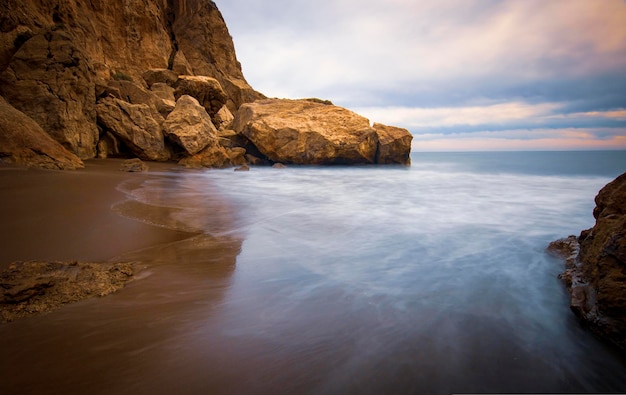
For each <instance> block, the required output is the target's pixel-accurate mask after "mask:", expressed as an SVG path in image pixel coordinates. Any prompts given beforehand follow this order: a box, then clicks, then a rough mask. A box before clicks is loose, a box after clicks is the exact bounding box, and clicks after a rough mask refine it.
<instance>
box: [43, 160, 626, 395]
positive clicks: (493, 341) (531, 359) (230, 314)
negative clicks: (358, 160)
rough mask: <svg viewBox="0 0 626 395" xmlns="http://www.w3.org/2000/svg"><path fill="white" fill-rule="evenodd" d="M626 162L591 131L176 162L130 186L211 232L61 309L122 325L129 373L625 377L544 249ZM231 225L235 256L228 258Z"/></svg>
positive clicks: (219, 388)
mask: <svg viewBox="0 0 626 395" xmlns="http://www.w3.org/2000/svg"><path fill="white" fill-rule="evenodd" d="M625 171H626V152H624V151H593V152H484V153H482V152H481V153H477V152H472V153H420V152H415V153H413V154H412V166H411V167H396V166H381V167H374V166H356V167H296V166H288V167H287V168H285V169H274V168H269V167H253V168H252V169H251V170H250V171H249V172H233V171H232V169H226V170H202V171H183V172H176V173H162V174H160V175H157V176H155V177H154V178H151V179H149V180H147V181H145V182H143V183H142V184H141V185H122V186H121V187H120V188H121V189H123V190H124V191H125V192H126V193H127V194H128V196H129V199H131V200H130V202H131V203H132V202H133V201H135V202H138V203H140V204H144V205H148V206H153V207H160V208H162V209H163V210H165V211H162V212H161V214H160V215H151V216H149V215H145V216H144V217H143V218H141V216H139V219H142V220H144V221H147V222H152V223H156V224H159V225H161V226H168V227H173V228H177V229H184V230H194V231H198V232H200V233H201V234H202V235H204V236H203V237H204V239H203V241H201V242H197V244H196V245H192V246H190V247H189V248H184V249H177V250H176V253H172V252H171V248H170V247H167V248H170V250H167V248H164V247H163V248H162V249H161V250H159V251H160V252H159V253H158V254H153V256H154V257H155V258H154V262H153V263H152V267H153V269H151V270H153V271H154V274H153V275H152V276H149V277H148V278H146V279H144V280H141V281H138V282H135V283H134V285H133V286H132V287H129V289H128V290H125V291H123V292H121V293H119V294H116V295H113V296H110V297H107V298H105V299H102V300H101V301H98V304H95V302H94V304H92V305H89V306H90V308H89V309H86V308H82V310H80V309H81V307H76V309H79V310H75V311H74V313H72V312H71V307H68V308H67V310H62V312H63V311H67V313H62V312H60V313H59V314H58V315H57V316H58V317H61V316H62V314H74V315H76V314H77V312H78V311H81V312H82V313H81V315H80V321H82V322H89V324H79V323H77V324H76V325H89V327H93V328H100V329H98V330H99V331H112V332H111V333H119V335H120V336H115V337H114V338H112V339H110V343H107V344H108V347H109V348H112V349H114V350H126V351H125V353H121V352H120V353H119V354H120V355H119V356H118V353H111V354H110V355H109V356H107V357H106V358H110V359H111V364H112V365H116V366H120V364H121V365H123V366H126V365H124V364H127V365H128V371H126V376H125V375H124V372H122V373H121V374H119V372H118V374H117V376H115V377H111V379H110V380H108V381H106V382H103V383H101V384H102V385H103V386H104V385H106V386H104V387H102V388H113V389H114V390H115V393H124V392H125V391H124V390H126V391H127V392H128V393H131V392H132V391H140V392H141V391H150V392H151V393H160V391H162V392H163V393H167V392H168V391H178V392H179V393H202V392H203V391H204V393H242V394H243V393H246V394H247V393H250V394H254V393H263V394H264V393H268V394H269V393H274V394H278V393H285V394H386V393H389V394H391V393H393V394H452V393H494V392H502V393H507V392H508V393H524V392H534V393H556V392H559V393H601V392H602V393H607V392H609V393H610V392H626V360H625V359H624V357H623V354H622V355H620V354H619V353H617V352H616V351H615V350H614V349H613V348H612V347H610V346H608V345H607V344H605V343H604V342H602V341H601V340H599V339H597V338H596V337H595V336H594V335H592V334H591V333H590V332H589V331H587V330H586V329H585V328H584V327H582V326H581V325H580V324H579V323H578V321H577V320H576V318H575V317H574V315H573V313H572V312H571V311H570V310H569V307H568V301H569V299H568V294H567V292H566V290H565V288H564V286H563V284H562V283H561V282H560V281H559V280H558V278H557V276H558V274H559V273H561V272H562V271H563V269H564V267H563V262H561V261H560V260H558V259H556V258H553V257H551V256H549V255H548V254H546V252H545V248H546V247H547V245H548V244H549V243H550V242H551V241H553V240H555V239H558V238H561V237H565V236H568V235H571V234H576V235H577V234H579V233H580V231H581V230H583V229H587V228H590V227H591V226H593V224H594V218H593V216H592V211H593V208H594V197H595V195H596V194H597V193H598V191H599V190H600V189H601V188H602V187H603V186H604V185H605V184H607V183H608V182H610V181H611V180H612V179H614V178H615V177H616V176H618V175H619V174H621V173H623V172H625ZM117 210H118V211H120V212H122V214H124V215H131V214H130V213H131V212H134V213H135V214H132V215H134V216H136V217H137V216H138V215H137V210H134V211H133V210H125V209H124V207H118V208H117ZM220 240H222V241H223V240H231V241H232V240H236V242H235V248H234V250H232V249H231V250H232V251H234V253H233V254H232V258H233V259H232V265H231V266H229V268H227V269H223V270H222V269H220V270H218V269H211V270H213V271H214V272H215V273H212V272H211V271H208V270H207V269H206V268H207V267H213V268H215V267H216V266H211V265H216V264H215V263H211V262H209V261H211V259H212V258H215V257H219V254H220V252H219V251H220V250H219V248H218V249H216V248H217V247H215V248H214V247H210V248H212V249H210V248H209V247H207V245H209V244H210V242H211V241H215V242H216V243H218V242H219V241H220ZM207 243H208V244H207ZM172 248H174V247H172ZM231 250H229V251H231ZM168 251H169V252H168ZM144 255H145V252H144ZM131 257H132V256H131ZM159 265H160V266H159ZM183 272H184V275H183V274H181V273H183ZM159 273H168V274H167V275H161V277H159ZM216 273H217V274H216ZM164 284H167V285H164ZM149 287H153V288H154V290H148V288H149ZM168 306H169V307H168ZM172 306H176V308H174V307H172ZM94 309H96V310H97V314H96V313H95V312H92V311H93V310H94ZM83 310H84V312H83ZM57 316H53V315H50V316H49V317H57ZM120 317H125V318H120ZM50 319H53V318H50ZM60 320H61V319H60V318H59V322H61V321H60ZM59 322H57V323H56V324H54V325H56V326H57V327H58V326H59V325H62V324H61V323H59ZM146 323H150V324H146ZM93 331H94V333H99V332H97V331H96V329H93ZM139 332H141V335H139V334H137V333H139ZM94 336H95V335H94ZM96 337H97V336H96ZM137 339H141V340H137ZM85 341H87V340H85ZM135 344H136V345H135ZM133 350H134V351H133ZM102 352H104V351H102ZM94 353H96V351H94ZM94 355H95V354H94ZM107 355H108V354H107ZM92 356H93V355H92ZM101 357H103V358H105V357H104V356H101ZM80 358H81V357H80V356H76V359H77V360H80ZM85 358H87V357H85ZM116 358H118V359H119V361H117V360H116ZM124 358H126V359H124ZM131 362H132V363H131ZM100 375H101V376H102V375H105V374H104V373H100ZM103 380H104V379H103ZM116 385H117V386H116ZM207 391H208V392H207ZM170 393H171V392H170Z"/></svg>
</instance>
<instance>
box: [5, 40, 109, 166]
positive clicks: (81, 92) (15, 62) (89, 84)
mask: <svg viewBox="0 0 626 395" xmlns="http://www.w3.org/2000/svg"><path fill="white" fill-rule="evenodd" d="M0 94H2V95H3V96H4V97H5V99H6V100H7V101H8V102H9V103H11V105H13V106H14V107H15V108H17V109H18V110H20V111H22V112H24V113H25V114H26V115H28V116H29V117H30V118H32V119H34V120H35V121H36V122H37V123H38V124H39V125H40V126H41V127H42V128H43V129H44V130H45V131H46V132H47V133H49V134H50V135H51V136H52V137H53V138H55V139H56V140H57V141H58V142H60V143H61V144H62V145H63V146H65V147H66V148H68V149H69V150H70V151H72V152H74V153H75V154H77V155H78V156H80V157H81V158H92V157H94V156H95V153H96V144H97V142H98V131H97V128H96V125H95V111H94V110H95V108H94V106H95V100H94V99H95V83H94V79H93V70H92V68H91V65H90V62H89V60H88V58H87V57H86V54H85V52H84V50H83V49H81V48H79V47H77V46H76V45H75V39H74V37H73V36H72V35H71V34H69V33H68V32H65V31H62V30H50V31H47V32H45V33H41V34H38V35H35V36H33V37H32V38H31V39H29V40H28V41H26V42H25V43H24V45H22V46H21V47H20V48H19V50H18V51H17V52H16V53H15V55H13V57H12V58H11V60H10V61H9V62H8V67H7V69H6V70H5V71H4V72H3V73H2V74H0Z"/></svg>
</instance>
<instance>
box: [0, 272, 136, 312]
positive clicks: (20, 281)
mask: <svg viewBox="0 0 626 395" xmlns="http://www.w3.org/2000/svg"><path fill="white" fill-rule="evenodd" d="M135 271H136V268H135V265H134V264H133V263H86V262H41V261H28V262H14V263H12V264H11V265H10V266H9V268H8V269H7V270H5V271H3V272H2V273H0V318H1V319H2V321H4V322H8V321H13V320H16V319H18V318H21V317H25V316H28V315H31V314H35V313H43V312H47V311H51V310H55V309H58V308H59V307H61V306H62V305H64V304H67V303H73V302H78V301H80V300H83V299H87V298H91V297H94V296H105V295H108V294H110V293H112V292H115V291H117V290H119V289H120V288H122V287H124V285H125V284H126V283H128V282H129V281H131V280H132V279H133V276H134V274H135Z"/></svg>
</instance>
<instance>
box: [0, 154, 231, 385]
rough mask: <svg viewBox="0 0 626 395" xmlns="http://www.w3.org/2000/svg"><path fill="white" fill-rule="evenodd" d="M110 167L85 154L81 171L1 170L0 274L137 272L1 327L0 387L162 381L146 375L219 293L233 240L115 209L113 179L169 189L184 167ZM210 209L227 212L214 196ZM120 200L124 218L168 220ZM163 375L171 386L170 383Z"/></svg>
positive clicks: (158, 372) (159, 371) (164, 365)
mask: <svg viewBox="0 0 626 395" xmlns="http://www.w3.org/2000/svg"><path fill="white" fill-rule="evenodd" d="M120 163H121V162H120V161H117V160H105V161H88V162H87V163H86V168H85V170H80V171H40V170H32V169H23V168H15V167H2V168H0V186H1V187H0V215H1V216H2V219H3V220H2V222H1V224H0V232H1V235H2V248H1V249H0V265H2V266H1V268H2V269H4V268H6V267H7V266H8V265H9V264H10V263H11V262H13V261H16V260H33V259H36V260H80V261H88V262H107V261H113V262H115V261H121V262H140V264H141V266H142V267H143V269H142V271H141V272H139V275H138V276H137V279H136V280H135V281H132V282H130V283H129V284H128V285H127V286H126V287H125V288H123V289H122V290H120V291H118V292H116V293H114V294H111V295H108V296H106V297H102V298H98V297H96V298H90V299H86V300H83V301H80V302H77V303H72V304H68V305H65V306H63V307H61V308H60V309H58V310H55V311H52V312H49V313H43V314H35V315H31V316H28V317H25V318H21V319H18V320H16V321H13V322H9V323H0V349H2V352H1V353H0V393H3V394H13V393H21V394H31V393H33V394H35V393H36V394H43V393H136V390H137V389H138V388H142V389H144V390H145V389H146V388H149V389H150V392H151V393H158V392H159V391H160V390H162V388H161V389H160V388H159V386H162V385H163V382H162V381H161V382H159V380H156V381H155V382H154V385H152V384H150V380H153V379H154V378H157V377H162V378H165V377H167V375H166V374H165V371H166V370H171V369H172V366H171V363H170V361H174V360H175V359H174V360H173V359H172V357H173V356H172V355H170V356H167V355H163V352H167V344H169V343H171V342H172V341H173V339H176V338H179V337H180V336H181V335H183V334H184V333H186V332H187V331H189V330H190V328H189V327H190V325H194V322H195V321H196V320H197V317H198V315H200V316H201V315H203V314H206V307H207V305H212V304H218V303H219V301H220V300H221V299H222V297H223V294H224V291H225V290H226V289H227V288H228V285H229V283H230V277H231V276H232V273H233V270H234V267H235V260H236V256H237V254H238V253H239V251H240V248H241V240H238V239H237V238H236V237H231V236H226V237H223V238H216V237H211V236H207V235H204V234H202V233H198V232H195V233H191V232H184V231H178V230H172V229H168V228H166V227H164V226H153V225H149V224H147V223H144V222H142V221H139V220H137V219H130V218H128V217H126V216H123V215H121V214H120V213H119V212H118V211H120V210H114V209H113V206H115V205H119V204H120V203H124V202H125V201H126V196H125V194H124V193H123V192H121V191H120V189H121V188H120V186H121V185H125V186H126V188H129V186H130V187H139V186H140V185H141V184H142V183H143V182H145V181H146V180H151V181H153V182H157V183H160V182H161V183H163V184H164V185H165V184H167V182H171V183H174V184H173V185H174V186H173V187H172V188H176V187H177V186H176V185H177V184H176V183H177V182H178V181H179V179H184V178H185V177H184V176H182V177H179V176H178V175H179V174H178V172H180V171H182V172H183V173H185V174H187V173H189V172H187V171H185V170H183V169H181V168H176V166H175V165H172V164H153V163H151V164H150V167H151V170H150V171H149V172H145V173H125V172H121V171H119V166H120ZM187 175H188V174H187ZM156 199H157V200H158V199H162V197H156ZM184 204H187V203H186V202H182V203H180V202H179V203H178V205H179V206H181V205H184ZM216 205H218V206H219V209H215V207H213V208H211V210H212V211H223V212H227V211H228V210H227V208H225V206H223V205H221V204H220V203H219V199H218V200H216ZM122 206H123V209H122V210H121V211H123V212H124V213H125V214H128V215H129V216H131V217H138V218H140V217H142V216H144V215H145V216H146V219H147V220H154V219H158V220H159V221H161V222H167V221H169V222H170V223H172V224H175V222H176V221H174V220H171V219H169V218H170V217H171V216H172V213H173V211H172V210H171V208H168V207H165V206H163V207H161V206H158V205H157V206H150V205H142V204H140V203H138V202H133V204H130V205H128V204H127V205H124V204H122ZM129 210H136V211H135V212H134V213H133V212H130V211H129ZM137 210H138V211H137ZM174 213H176V212H175V211H174ZM200 216H201V217H202V215H200ZM159 221H153V222H159ZM220 226H221V227H224V226H228V224H227V223H223V222H222V223H221V224H220ZM199 301H201V302H202V303H199ZM173 352H175V350H173ZM181 369H183V370H186V369H188V367H183V366H181ZM149 378H152V379H149ZM165 381H166V382H167V383H168V385H171V386H173V387H171V388H170V389H171V390H172V391H174V390H175V388H176V385H177V383H176V382H169V381H168V380H167V379H166V380H165ZM155 391H156V392H155Z"/></svg>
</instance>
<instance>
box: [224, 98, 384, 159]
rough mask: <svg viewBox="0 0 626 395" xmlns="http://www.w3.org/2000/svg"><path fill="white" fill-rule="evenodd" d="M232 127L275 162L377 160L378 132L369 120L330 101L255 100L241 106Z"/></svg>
mask: <svg viewBox="0 0 626 395" xmlns="http://www.w3.org/2000/svg"><path fill="white" fill-rule="evenodd" d="M233 129H234V130H235V131H236V132H238V133H240V134H242V135H244V136H245V137H247V138H248V139H249V140H250V141H251V142H252V143H253V144H254V145H255V146H256V147H257V148H258V149H259V151H260V152H261V153H262V154H263V155H265V156H266V157H267V158H269V159H270V160H271V161H273V162H281V163H293V164H313V165H322V164H360V163H362V164H368V163H375V162H376V151H377V146H378V136H377V134H376V131H375V130H374V129H373V128H371V127H370V125H369V121H368V120H367V119H366V118H364V117H362V116H360V115H358V114H355V113H354V112H352V111H349V110H346V109H345V108H341V107H337V106H333V105H325V104H321V103H316V102H313V101H308V100H284V99H266V100H259V101H256V102H254V103H249V104H244V105H243V106H241V108H240V109H239V111H238V112H237V115H236V116H235V120H234V122H233Z"/></svg>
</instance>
